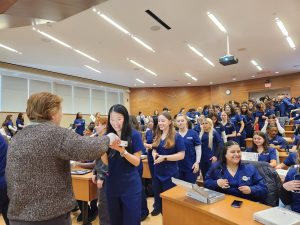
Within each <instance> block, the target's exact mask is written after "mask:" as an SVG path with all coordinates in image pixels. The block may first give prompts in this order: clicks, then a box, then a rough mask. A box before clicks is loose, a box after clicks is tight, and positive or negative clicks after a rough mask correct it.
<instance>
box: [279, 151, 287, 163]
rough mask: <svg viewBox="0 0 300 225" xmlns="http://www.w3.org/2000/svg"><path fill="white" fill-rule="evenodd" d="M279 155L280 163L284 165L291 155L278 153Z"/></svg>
mask: <svg viewBox="0 0 300 225" xmlns="http://www.w3.org/2000/svg"><path fill="white" fill-rule="evenodd" d="M278 153H279V161H280V163H282V162H283V161H284V160H285V159H286V158H287V157H288V156H289V153H287V152H285V151H284V152H278Z"/></svg>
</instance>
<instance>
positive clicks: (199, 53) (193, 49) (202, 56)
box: [187, 44, 215, 67]
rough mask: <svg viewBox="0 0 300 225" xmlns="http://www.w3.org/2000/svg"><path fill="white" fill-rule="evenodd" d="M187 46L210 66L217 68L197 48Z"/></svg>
mask: <svg viewBox="0 0 300 225" xmlns="http://www.w3.org/2000/svg"><path fill="white" fill-rule="evenodd" d="M187 46H188V47H189V48H190V49H191V50H192V51H193V52H194V53H196V54H197V55H198V56H200V57H201V58H203V59H204V60H205V61H206V62H207V63H208V64H210V65H211V66H213V67H214V66H215V65H214V64H213V63H212V62H211V61H210V60H209V59H208V58H206V57H204V55H203V54H202V53H201V52H200V51H199V50H198V49H196V48H195V47H193V46H192V45H190V44H187Z"/></svg>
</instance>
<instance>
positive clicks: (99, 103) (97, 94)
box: [92, 89, 108, 115]
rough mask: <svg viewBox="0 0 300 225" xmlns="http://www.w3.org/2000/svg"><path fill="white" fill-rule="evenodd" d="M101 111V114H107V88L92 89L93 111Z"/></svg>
mask: <svg viewBox="0 0 300 225" xmlns="http://www.w3.org/2000/svg"><path fill="white" fill-rule="evenodd" d="M96 112H100V113H101V115H107V113H108V110H107V109H106V104H105V90H94V89H92V113H93V114H94V113H96Z"/></svg>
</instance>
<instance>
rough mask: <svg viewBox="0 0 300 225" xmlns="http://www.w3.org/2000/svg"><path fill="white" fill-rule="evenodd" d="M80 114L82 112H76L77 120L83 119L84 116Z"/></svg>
mask: <svg viewBox="0 0 300 225" xmlns="http://www.w3.org/2000/svg"><path fill="white" fill-rule="evenodd" d="M80 114H81V112H78V113H77V114H76V120H77V119H82V118H80Z"/></svg>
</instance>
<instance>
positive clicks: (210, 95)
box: [130, 73, 300, 115]
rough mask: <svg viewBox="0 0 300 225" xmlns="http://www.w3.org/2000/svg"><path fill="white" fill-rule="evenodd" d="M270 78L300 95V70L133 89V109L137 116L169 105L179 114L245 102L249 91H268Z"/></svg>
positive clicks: (275, 84) (131, 106)
mask: <svg viewBox="0 0 300 225" xmlns="http://www.w3.org/2000/svg"><path fill="white" fill-rule="evenodd" d="M267 79H268V80H270V81H271V83H272V87H271V89H279V88H290V90H291V95H292V96H294V97H298V96H300V73H295V74H290V75H283V76H275V77H265V78H259V79H253V80H247V81H240V82H233V83H227V84H220V85H212V86H198V87H168V88H167V87H166V88H143V89H142V88H133V89H130V91H131V93H130V111H131V114H133V115H137V114H138V112H139V111H142V112H143V113H144V114H145V115H152V114H153V111H154V110H155V109H158V110H159V111H161V110H162V108H163V107H168V108H170V109H171V110H172V112H173V113H177V112H178V111H179V109H180V108H181V107H185V108H186V109H188V108H191V107H198V106H203V105H205V104H216V103H217V104H224V103H225V102H228V101H229V100H236V101H244V100H247V99H248V96H249V92H253V91H263V90H266V89H267V88H265V81H266V80H267ZM226 89H231V95H226V94H225V90H226Z"/></svg>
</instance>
